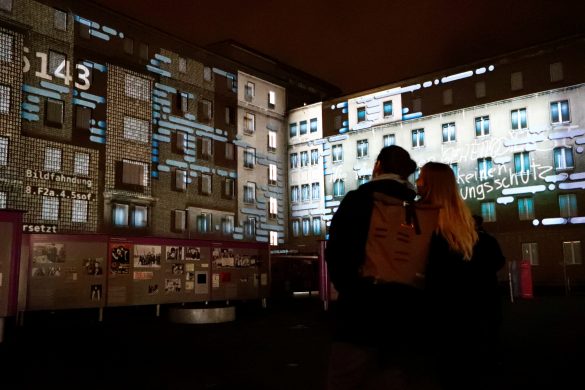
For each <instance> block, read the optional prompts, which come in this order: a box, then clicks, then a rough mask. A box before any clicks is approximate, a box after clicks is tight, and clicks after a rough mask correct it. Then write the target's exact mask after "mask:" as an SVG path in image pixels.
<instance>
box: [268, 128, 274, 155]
mask: <svg viewBox="0 0 585 390" xmlns="http://www.w3.org/2000/svg"><path fill="white" fill-rule="evenodd" d="M268 151H269V152H276V131H272V130H268Z"/></svg>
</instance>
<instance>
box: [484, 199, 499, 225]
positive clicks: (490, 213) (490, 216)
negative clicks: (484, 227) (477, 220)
mask: <svg viewBox="0 0 585 390" xmlns="http://www.w3.org/2000/svg"><path fill="white" fill-rule="evenodd" d="M481 216H482V217H483V220H484V222H496V203H495V202H482V203H481Z"/></svg>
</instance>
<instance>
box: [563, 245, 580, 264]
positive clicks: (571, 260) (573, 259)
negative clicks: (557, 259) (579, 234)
mask: <svg viewBox="0 0 585 390" xmlns="http://www.w3.org/2000/svg"><path fill="white" fill-rule="evenodd" d="M563 261H564V262H565V264H566V265H578V264H582V254H581V241H564V242H563Z"/></svg>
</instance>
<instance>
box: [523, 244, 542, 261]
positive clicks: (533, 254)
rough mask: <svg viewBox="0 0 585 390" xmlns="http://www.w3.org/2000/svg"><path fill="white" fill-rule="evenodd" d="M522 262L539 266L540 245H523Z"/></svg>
mask: <svg viewBox="0 0 585 390" xmlns="http://www.w3.org/2000/svg"><path fill="white" fill-rule="evenodd" d="M522 260H528V261H529V262H530V265H532V266H534V265H538V243H536V242H523V243H522Z"/></svg>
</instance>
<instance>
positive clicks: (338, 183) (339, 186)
mask: <svg viewBox="0 0 585 390" xmlns="http://www.w3.org/2000/svg"><path fill="white" fill-rule="evenodd" d="M343 195H345V182H344V181H343V179H337V180H335V182H334V183H333V196H343Z"/></svg>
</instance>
